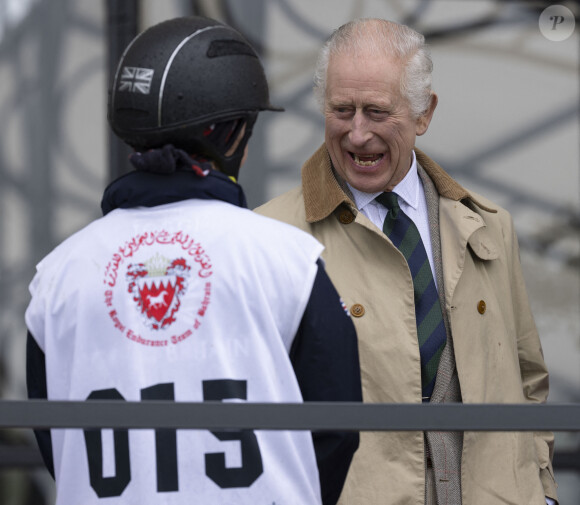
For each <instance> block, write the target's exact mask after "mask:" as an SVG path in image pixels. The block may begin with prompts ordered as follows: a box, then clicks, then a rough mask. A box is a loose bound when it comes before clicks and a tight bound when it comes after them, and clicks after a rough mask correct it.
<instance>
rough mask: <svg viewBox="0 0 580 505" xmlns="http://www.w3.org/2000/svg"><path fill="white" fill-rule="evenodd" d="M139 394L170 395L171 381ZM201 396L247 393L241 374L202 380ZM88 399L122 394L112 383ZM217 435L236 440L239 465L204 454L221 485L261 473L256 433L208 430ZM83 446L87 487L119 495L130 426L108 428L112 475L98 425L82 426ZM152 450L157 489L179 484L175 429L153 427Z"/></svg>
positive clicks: (125, 478)
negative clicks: (105, 461) (112, 454)
mask: <svg viewBox="0 0 580 505" xmlns="http://www.w3.org/2000/svg"><path fill="white" fill-rule="evenodd" d="M141 399H142V400H144V401H147V400H174V399H175V395H174V387H173V384H171V383H167V384H156V385H154V386H150V387H148V388H144V389H142V390H141ZM203 399H204V401H222V400H227V399H240V400H245V399H247V381H245V380H229V379H220V380H211V381H203ZM87 400H122V401H124V400H125V398H123V396H122V395H121V393H119V391H117V390H116V389H101V390H98V391H93V392H92V393H91V394H90V395H89V396H88V398H87ZM211 433H212V434H213V435H214V436H215V437H217V438H218V439H219V440H221V441H230V440H238V441H239V442H240V451H241V457H242V466H240V467H236V468H228V467H226V464H225V453H210V454H206V455H205V473H206V475H207V476H208V477H209V478H210V479H211V480H212V481H214V482H215V483H216V484H217V485H218V486H220V487H221V488H232V487H249V486H250V485H251V484H252V483H253V482H255V481H256V479H257V478H258V477H259V476H260V475H261V474H262V472H263V471H264V470H263V466H262V456H261V454H260V448H259V446H258V439H257V438H256V435H255V434H254V432H253V431H250V430H243V431H212V432H211ZM84 435H85V446H86V449H87V456H88V465H89V479H90V483H91V487H92V488H93V489H94V490H95V492H96V493H97V496H99V498H106V497H111V496H121V494H122V493H123V491H124V490H125V488H126V487H127V486H128V485H129V482H130V481H131V463H130V459H129V431H128V430H127V429H121V428H117V429H114V430H113V447H114V452H115V469H116V474H115V475H114V476H111V477H105V476H104V475H103V440H102V430H98V429H86V430H84ZM155 454H156V466H157V491H158V492H160V493H161V492H169V491H178V490H179V477H178V475H179V474H178V468H177V435H176V431H175V430H174V429H167V428H165V429H156V430H155Z"/></svg>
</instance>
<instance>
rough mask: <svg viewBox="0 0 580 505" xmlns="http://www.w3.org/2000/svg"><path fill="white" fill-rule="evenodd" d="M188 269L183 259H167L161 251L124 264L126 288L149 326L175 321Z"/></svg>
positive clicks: (157, 328)
mask: <svg viewBox="0 0 580 505" xmlns="http://www.w3.org/2000/svg"><path fill="white" fill-rule="evenodd" d="M190 270H191V267H190V266H189V265H188V264H187V263H186V261H185V259H183V258H178V259H174V260H170V259H168V258H165V257H164V256H161V255H160V254H156V255H155V256H153V257H152V258H150V259H149V260H147V261H146V262H145V263H132V264H130V265H129V266H128V267H127V282H128V291H129V293H130V294H131V295H132V296H133V300H134V301H135V302H136V303H137V307H138V308H139V310H140V312H141V314H142V316H143V317H144V320H145V324H146V325H147V326H148V327H149V328H152V329H154V330H159V329H161V328H167V327H168V326H170V325H171V324H172V323H173V322H174V321H175V316H176V313H177V311H178V310H179V307H180V305H181V301H180V298H181V296H182V295H183V293H184V292H185V291H186V289H187V279H188V277H189V273H190Z"/></svg>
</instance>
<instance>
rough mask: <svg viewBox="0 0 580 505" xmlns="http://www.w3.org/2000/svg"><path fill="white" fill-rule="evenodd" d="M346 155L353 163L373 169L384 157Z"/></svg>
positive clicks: (375, 155) (381, 155)
mask: <svg viewBox="0 0 580 505" xmlns="http://www.w3.org/2000/svg"><path fill="white" fill-rule="evenodd" d="M348 154H350V157H351V158H352V159H353V161H354V162H355V163H356V164H357V165H360V166H361V167H374V166H375V165H377V164H378V163H379V162H380V161H381V160H382V159H383V156H384V155H383V154H356V153H351V152H349V153H348Z"/></svg>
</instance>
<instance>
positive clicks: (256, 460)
mask: <svg viewBox="0 0 580 505" xmlns="http://www.w3.org/2000/svg"><path fill="white" fill-rule="evenodd" d="M246 386H247V382H246V381H240V380H226V379H221V380H211V381H203V399H204V401H211V400H216V401H221V400H229V399H240V400H246V399H247V391H246ZM212 433H213V435H214V436H215V437H217V438H218V439H219V440H221V441H224V440H239V442H240V450H241V452H242V466H240V467H238V468H227V467H226V458H225V454H224V453H223V452H216V453H211V454H206V455H205V473H206V475H207V476H208V477H209V478H210V479H211V480H213V481H214V482H215V483H216V484H217V485H218V486H219V487H221V488H230V487H249V486H251V485H252V483H254V482H255V481H256V479H257V478H258V477H259V476H260V475H262V472H263V471H264V468H263V466H262V456H261V455H260V448H259V447H258V439H257V438H256V435H255V434H254V432H253V431H250V430H243V431H212Z"/></svg>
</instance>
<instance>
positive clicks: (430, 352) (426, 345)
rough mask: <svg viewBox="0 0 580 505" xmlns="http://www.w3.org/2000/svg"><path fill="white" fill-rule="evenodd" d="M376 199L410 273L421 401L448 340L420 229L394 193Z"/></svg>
mask: <svg viewBox="0 0 580 505" xmlns="http://www.w3.org/2000/svg"><path fill="white" fill-rule="evenodd" d="M376 200H377V201H378V202H379V203H381V204H383V205H384V206H385V207H387V209H389V213H388V214H387V217H386V218H385V221H384V223H383V232H384V233H385V235H387V236H388V237H389V238H390V239H391V241H392V242H393V244H394V245H395V246H396V247H397V248H398V249H399V250H400V251H401V253H402V254H403V256H405V259H406V260H407V263H408V265H409V269H410V271H411V275H412V276H413V288H414V291H415V318H416V321H417V335H418V337H419V351H420V354H421V383H422V389H423V401H429V399H430V398H431V394H432V393H433V387H434V386H435V376H436V375H437V368H438V366H439V358H440V357H441V353H442V352H443V349H444V347H445V342H446V340H447V335H446V332H445V325H444V323H443V315H442V313H441V304H440V303H439V295H438V294H437V288H436V287H435V281H434V280H433V274H432V272H431V266H430V265H429V259H428V258H427V253H426V252H425V247H424V246H423V241H422V240H421V236H420V234H419V230H417V227H416V226H415V223H413V221H412V220H411V219H410V218H409V216H407V215H406V214H405V213H404V212H403V211H402V210H401V208H400V207H399V202H398V200H397V194H396V193H393V192H390V193H382V194H381V195H379V196H377V198H376Z"/></svg>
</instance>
